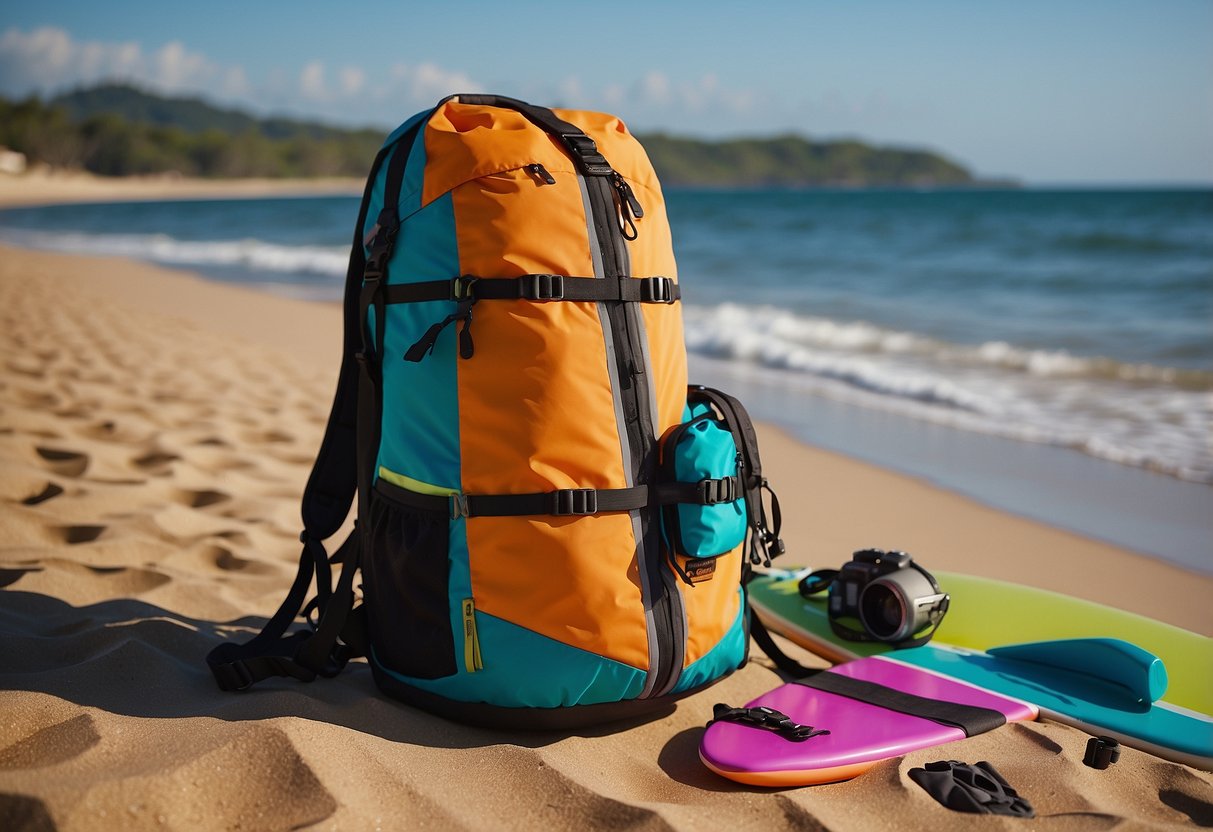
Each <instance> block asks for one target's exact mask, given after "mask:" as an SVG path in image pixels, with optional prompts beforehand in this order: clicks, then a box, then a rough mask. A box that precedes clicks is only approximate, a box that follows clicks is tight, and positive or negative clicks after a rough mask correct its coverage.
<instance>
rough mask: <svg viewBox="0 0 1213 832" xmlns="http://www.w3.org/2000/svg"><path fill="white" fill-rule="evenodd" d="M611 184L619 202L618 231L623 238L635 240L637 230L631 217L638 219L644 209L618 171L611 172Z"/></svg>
mask: <svg viewBox="0 0 1213 832" xmlns="http://www.w3.org/2000/svg"><path fill="white" fill-rule="evenodd" d="M611 184H612V185H613V186H614V187H615V196H616V202H618V203H619V231H620V233H622V234H623V238H624V239H625V240H635V239H636V237H637V236H638V232H637V231H636V223H634V222H633V221H632V217H633V216H635V217H636V219H640V218H641V217H643V216H644V209H643V208H641V207H640V201H639V200H638V199H636V194H634V193H633V192H632V186H631V185H629V184H628V183H627V180H626V179H624V178H623V176H622V175H621V174H620V173H619V172H618V171H616V172H615V173H613V174H611Z"/></svg>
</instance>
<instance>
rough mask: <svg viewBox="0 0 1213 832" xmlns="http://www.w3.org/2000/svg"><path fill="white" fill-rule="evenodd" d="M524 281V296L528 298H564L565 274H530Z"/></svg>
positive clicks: (545, 299)
mask: <svg viewBox="0 0 1213 832" xmlns="http://www.w3.org/2000/svg"><path fill="white" fill-rule="evenodd" d="M526 278H527V279H526V280H524V281H523V282H522V286H521V288H522V296H523V297H524V298H526V299H527V300H538V301H547V300H564V275H560V274H528V275H526Z"/></svg>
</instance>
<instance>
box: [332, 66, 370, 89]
mask: <svg viewBox="0 0 1213 832" xmlns="http://www.w3.org/2000/svg"><path fill="white" fill-rule="evenodd" d="M337 84H338V85H339V86H340V87H341V93H342V95H357V94H358V93H359V92H360V91H361V90H362V87H363V85H364V84H366V73H365V72H363V71H362V70H361V69H359V68H358V67H356V66H347V67H345V68H344V69H342V70H341V72H339V73H337Z"/></svg>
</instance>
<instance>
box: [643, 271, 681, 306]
mask: <svg viewBox="0 0 1213 832" xmlns="http://www.w3.org/2000/svg"><path fill="white" fill-rule="evenodd" d="M640 280H641V281H642V283H641V284H640V299H641V301H643V302H644V303H673V302H674V281H673V280H671V279H670V278H668V277H642V278H640Z"/></svg>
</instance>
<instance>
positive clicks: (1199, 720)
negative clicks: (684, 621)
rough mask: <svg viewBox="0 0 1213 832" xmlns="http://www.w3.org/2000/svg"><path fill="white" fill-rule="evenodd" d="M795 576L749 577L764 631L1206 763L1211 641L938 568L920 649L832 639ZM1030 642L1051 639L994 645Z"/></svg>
mask: <svg viewBox="0 0 1213 832" xmlns="http://www.w3.org/2000/svg"><path fill="white" fill-rule="evenodd" d="M803 574H804V573H775V574H771V575H764V576H761V577H759V578H756V579H755V580H754V581H753V582H752V583H751V584H750V601H751V604H752V605H753V607H754V610H755V612H756V613H757V614H758V615H759V616H760V618H761V619H762V621H763V623H764V624H766V625H767V627H768V628H769V629H771V630H772V631H774V632H777V633H779V634H780V635H783V636H785V637H786V638H788V639H790V640H791V641H793V642H795V643H797V644H799V645H801V646H802V647H805V648H806V649H808V650H811V651H813V652H815V653H818V654H819V655H822V656H824V657H826V658H828V659H831V660H832V661H846V660H849V659H852V658H856V657H858V656H867V655H884V656H885V657H886V658H889V659H892V660H894V661H899V662H902V663H904V664H907V665H910V666H914V667H919V668H922V669H925V670H929V671H931V672H935V673H939V674H940V675H943V676H946V677H948V678H953V679H959V680H961V681H964V682H968V683H970V684H974V685H977V686H979V687H981V688H985V689H986V690H990V691H993V692H996V693H1000V694H1002V695H1004V696H1010V697H1013V698H1016V699H1021V700H1023V701H1025V702H1029V703H1031V704H1033V705H1035V706H1036V707H1038V708H1039V709H1040V713H1041V715H1042V716H1045V717H1048V718H1052V719H1056V720H1058V721H1060V722H1065V723H1068V724H1071V725H1074V726H1076V727H1078V728H1081V729H1083V730H1085V731H1088V732H1090V733H1096V734H1106V735H1109V736H1112V737H1114V738H1116V739H1118V740H1120V741H1121V742H1123V743H1125V744H1126V745H1129V746H1133V747H1136V748H1140V749H1142V750H1144V751H1148V752H1150V753H1153V754H1156V755H1158V756H1160V757H1164V758H1166V759H1171V760H1175V761H1178V762H1182V763H1186V764H1189V765H1193V766H1196V767H1198V768H1202V769H1206V770H1213V716H1210V714H1209V711H1211V710H1213V707H1211V706H1210V699H1211V698H1213V688H1211V687H1210V686H1209V684H1208V679H1209V674H1210V673H1211V672H1213V640H1211V639H1208V638H1206V637H1204V636H1200V635H1197V634H1195V633H1190V632H1188V631H1186V630H1181V629H1179V628H1177V627H1171V626H1169V625H1166V624H1163V623H1161V622H1157V621H1152V620H1150V619H1147V618H1144V617H1142V616H1136V615H1132V614H1130V613H1121V612H1119V611H1116V610H1109V609H1107V608H1104V607H1099V606H1098V605H1095V604H1089V603H1088V602H1085V601H1080V600H1079V599H1075V598H1068V597H1066V596H1064V595H1058V594H1057V593H1046V592H1043V591H1041V590H1032V589H1031V588H1029V587H1020V586H1016V585H1013V584H1007V585H1003V584H1001V583H999V582H997V581H988V580H983V579H971V578H968V579H967V578H965V577H964V576H953V575H949V574H946V573H945V574H939V575H937V576H936V577H937V578H938V579H939V583H940V586H941V587H942V588H943V589H944V590H945V591H948V592H949V593H952V606H951V609H950V610H949V612H948V615H947V617H946V618H945V619H944V624H943V626H941V627H940V629H939V631H938V633H936V636H935V638H934V639H933V640H932V642H931V643H930V644H928V645H926V646H924V647H919V648H913V649H909V650H890V649H889V648H888V647H887V646H885V645H883V644H876V643H871V642H852V641H846V640H844V639H842V638H840V637H838V636H836V635H835V634H834V633H833V631H832V630H831V629H830V626H829V619H828V617H827V615H826V608H825V598H824V595H823V596H820V598H819V600H818V599H815V600H806V599H804V598H802V597H801V596H800V593H799V591H798V589H797V584H798V582H799V579H800V577H801V576H802V575H803ZM1004 586H1005V587H1007V588H1008V589H1007V590H1006V591H1005V592H1004V591H1001V590H1002V588H1003V587H1004ZM1008 599H1018V600H1019V601H1021V602H1030V603H1021V604H1020V605H1019V607H1018V609H1019V610H1020V611H1021V612H1023V613H1024V615H1023V616H1022V621H1021V626H1020V627H1016V626H1014V624H1013V622H1012V621H1010V620H1008V618H1009V617H1014V616H1015V612H1014V610H1015V607H1014V605H1013V603H1008ZM958 611H960V614H957V612H958ZM1087 614H1089V616H1090V617H1089V618H1087V619H1085V620H1084V618H1083V616H1084V615H1087ZM954 616H955V617H954ZM1032 641H1048V642H1050V643H1051V644H1050V645H1049V646H1041V645H1039V644H1033V645H1032V646H1030V647H1028V648H1026V649H1023V648H1021V649H1016V648H1012V647H1008V646H1006V645H1013V644H1017V643H1024V642H1032ZM1103 650H1107V651H1110V652H1101V651H1103ZM1159 695H1161V700H1160V701H1153V700H1154V699H1158V698H1159Z"/></svg>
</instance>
